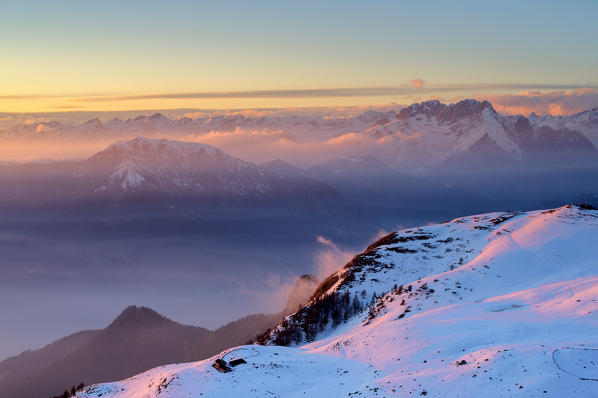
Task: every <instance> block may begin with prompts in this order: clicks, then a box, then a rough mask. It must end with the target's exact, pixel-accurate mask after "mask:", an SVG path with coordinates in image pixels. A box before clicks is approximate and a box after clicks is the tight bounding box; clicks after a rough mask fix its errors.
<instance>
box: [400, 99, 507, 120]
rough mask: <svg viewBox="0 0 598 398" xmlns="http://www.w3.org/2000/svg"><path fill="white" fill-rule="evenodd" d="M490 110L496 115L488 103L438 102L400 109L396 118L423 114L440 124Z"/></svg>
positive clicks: (468, 101)
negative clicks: (447, 103) (433, 118)
mask: <svg viewBox="0 0 598 398" xmlns="http://www.w3.org/2000/svg"><path fill="white" fill-rule="evenodd" d="M486 109H488V110H490V112H492V113H496V111H495V110H494V107H493V106H492V104H491V103H490V102H489V101H486V100H484V101H478V100H475V99H466V100H463V101H459V102H457V103H456V104H450V105H446V104H443V103H441V102H440V101H438V100H432V101H425V102H421V103H415V104H412V105H410V106H408V107H407V108H404V109H402V110H401V111H400V112H399V114H398V116H397V117H398V118H399V119H400V120H404V119H407V118H409V117H413V116H415V115H419V114H423V115H426V116H427V117H428V118H431V117H433V116H435V117H436V118H437V119H438V121H441V122H447V123H448V122H455V121H457V120H459V119H463V118H471V117H474V116H477V115H480V114H481V113H482V112H483V111H484V110H486Z"/></svg>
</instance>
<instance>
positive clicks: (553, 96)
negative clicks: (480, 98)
mask: <svg viewBox="0 0 598 398" xmlns="http://www.w3.org/2000/svg"><path fill="white" fill-rule="evenodd" d="M484 98H486V99H488V100H489V101H490V102H492V104H493V105H494V107H495V108H496V110H497V111H499V112H503V113H508V114H519V113H521V114H525V115H528V114H530V113H532V112H535V113H537V114H552V115H568V114H574V113H578V112H581V111H583V110H586V109H591V108H594V107H596V106H598V90H596V88H594V87H582V88H577V89H574V90H555V91H523V92H520V93H517V94H502V95H487V96H485V97H484Z"/></svg>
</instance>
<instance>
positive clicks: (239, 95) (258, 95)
mask: <svg viewBox="0 0 598 398" xmlns="http://www.w3.org/2000/svg"><path fill="white" fill-rule="evenodd" d="M578 88H582V86H579V85H558V84H556V85H555V84H444V85H426V84H425V82H424V81H423V80H422V79H413V80H410V81H409V82H408V83H407V84H403V85H399V86H370V87H332V88H309V89H282V90H248V91H220V92H219V91H203V92H201V91H200V92H172V93H149V94H135V95H112V96H87V97H80V98H76V99H75V100H76V101H80V102H114V101H135V100H153V99H243V98H249V99H277V98H318V97H381V96H390V95H413V94H421V93H422V92H425V93H427V94H429V95H431V94H434V93H443V92H454V91H469V92H473V91H493V90H561V89H562V90H569V89H578ZM0 98H1V97H0Z"/></svg>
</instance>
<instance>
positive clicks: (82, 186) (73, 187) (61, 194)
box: [0, 137, 339, 206]
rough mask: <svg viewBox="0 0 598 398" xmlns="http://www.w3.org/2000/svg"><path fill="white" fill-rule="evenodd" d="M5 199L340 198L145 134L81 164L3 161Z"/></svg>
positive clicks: (320, 187)
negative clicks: (21, 163) (19, 163)
mask: <svg viewBox="0 0 598 398" xmlns="http://www.w3.org/2000/svg"><path fill="white" fill-rule="evenodd" d="M0 188H1V190H2V194H1V195H0V203H19V204H20V205H24V204H27V203H30V204H33V205H45V204H60V203H63V204H66V203H73V202H110V201H112V202H122V201H131V200H136V199H140V198H141V200H143V201H146V202H147V201H148V200H152V199H153V200H155V201H163V202H164V203H170V204H172V203H176V202H177V201H193V202H194V203H196V204H201V203H204V204H205V203H208V204H226V203H228V204H235V203H243V204H247V203H259V204H267V203H270V204H276V203H278V204H281V203H284V204H286V205H288V204H293V203H295V204H297V205H300V206H309V205H310V203H312V204H319V203H320V202H322V201H326V200H328V201H330V200H335V199H338V198H339V193H338V192H337V191H335V190H334V189H333V188H331V187H330V186H327V185H326V184H324V183H321V182H318V181H315V180H313V179H309V178H306V177H301V176H287V175H281V174H276V173H273V172H271V171H269V170H266V169H264V168H262V167H260V166H257V165H254V164H251V163H248V162H245V161H242V160H240V159H237V158H235V157H233V156H230V155H228V154H226V153H224V152H222V151H221V150H219V149H217V148H215V147H212V146H210V145H204V144H196V143H187V142H178V141H171V140H165V139H162V140H154V139H148V138H143V137H137V138H134V139H131V140H128V141H122V142H118V143H115V144H113V145H110V146H109V147H108V148H107V149H105V150H104V151H101V152H99V153H97V154H95V155H93V156H91V157H89V158H87V159H84V160H79V161H62V162H45V163H29V164H23V165H4V166H0Z"/></svg>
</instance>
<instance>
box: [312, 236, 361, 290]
mask: <svg viewBox="0 0 598 398" xmlns="http://www.w3.org/2000/svg"><path fill="white" fill-rule="evenodd" d="M316 241H317V242H318V243H320V244H321V245H322V249H320V250H318V251H317V252H316V255H315V257H314V268H315V272H316V276H317V277H318V278H319V279H320V280H322V279H324V278H326V277H327V276H329V275H330V274H332V273H334V272H336V271H338V269H339V268H341V267H342V266H343V265H345V264H346V263H347V262H349V261H350V260H351V259H352V258H353V256H354V255H355V253H353V252H351V251H348V250H342V249H340V248H339V247H338V246H337V245H336V244H335V243H334V242H333V241H332V240H330V239H328V238H326V237H324V236H321V235H318V236H316Z"/></svg>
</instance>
